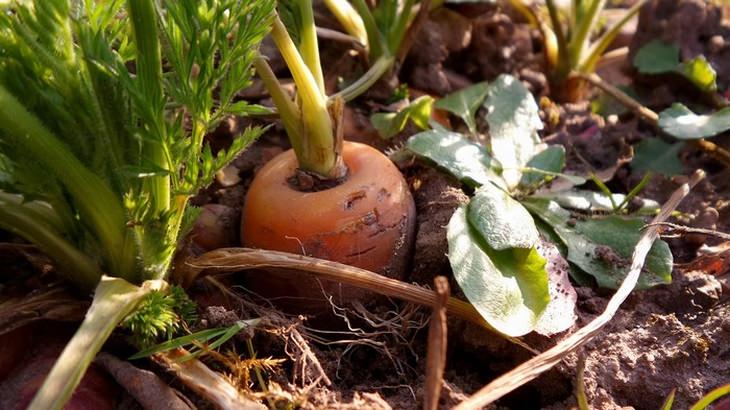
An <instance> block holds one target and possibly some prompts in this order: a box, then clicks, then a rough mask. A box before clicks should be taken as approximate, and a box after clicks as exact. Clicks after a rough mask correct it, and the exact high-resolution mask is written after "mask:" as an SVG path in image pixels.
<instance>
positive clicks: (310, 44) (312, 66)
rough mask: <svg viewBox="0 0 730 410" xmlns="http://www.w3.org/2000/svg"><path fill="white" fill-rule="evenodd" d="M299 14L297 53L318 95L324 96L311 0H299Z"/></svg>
mask: <svg viewBox="0 0 730 410" xmlns="http://www.w3.org/2000/svg"><path fill="white" fill-rule="evenodd" d="M298 3H299V13H300V14H301V16H302V28H301V33H299V35H300V42H299V52H300V53H301V55H302V59H303V60H304V63H305V64H306V65H307V67H309V71H311V72H312V76H313V77H314V79H315V81H317V86H318V87H319V91H320V93H322V94H323V95H324V93H325V90H324V75H323V74H322V64H321V63H320V61H319V49H318V47H317V26H315V25H314V12H313V11H312V0H299V1H298Z"/></svg>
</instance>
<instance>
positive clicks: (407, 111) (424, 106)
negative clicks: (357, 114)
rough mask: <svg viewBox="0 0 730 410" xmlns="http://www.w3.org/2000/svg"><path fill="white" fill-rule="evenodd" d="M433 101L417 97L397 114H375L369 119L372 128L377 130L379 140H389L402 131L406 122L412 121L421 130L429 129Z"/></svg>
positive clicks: (428, 97)
mask: <svg viewBox="0 0 730 410" xmlns="http://www.w3.org/2000/svg"><path fill="white" fill-rule="evenodd" d="M433 101H434V99H433V98H432V97H430V96H428V95H424V96H422V97H419V98H417V99H415V100H413V102H411V103H410V104H408V105H407V106H406V107H403V108H402V109H401V110H400V111H398V112H397V113H394V112H392V113H377V114H373V115H372V116H371V117H370V122H372V124H373V127H375V129H377V130H378V133H379V134H380V137H381V138H384V139H390V138H393V137H394V136H395V135H396V134H398V133H399V132H401V131H403V129H404V128H405V127H406V124H407V123H408V120H411V121H413V123H414V124H416V126H417V127H418V128H420V129H422V130H424V129H427V128H428V127H429V120H430V119H431V109H432V108H433Z"/></svg>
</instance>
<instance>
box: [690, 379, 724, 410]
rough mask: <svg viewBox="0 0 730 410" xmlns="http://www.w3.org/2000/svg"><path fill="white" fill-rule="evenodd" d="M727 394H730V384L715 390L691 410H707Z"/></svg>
mask: <svg viewBox="0 0 730 410" xmlns="http://www.w3.org/2000/svg"><path fill="white" fill-rule="evenodd" d="M727 394H730V384H726V385H724V386H720V387H718V388H716V389H715V390H713V391H711V392H709V393H707V394H706V395H705V396H704V397H703V398H701V399H700V400H699V401H698V402H697V403H695V404H694V405H692V407H690V409H689V410H705V409H706V408H707V407H708V406H709V405H710V404H712V402H714V401H715V400H717V399H719V398H720V397H722V396H725V395H727Z"/></svg>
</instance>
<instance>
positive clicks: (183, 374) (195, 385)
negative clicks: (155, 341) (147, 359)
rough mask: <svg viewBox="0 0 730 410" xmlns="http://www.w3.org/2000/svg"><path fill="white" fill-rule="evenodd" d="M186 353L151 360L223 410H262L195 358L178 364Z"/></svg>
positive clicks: (159, 355) (169, 353)
mask: <svg viewBox="0 0 730 410" xmlns="http://www.w3.org/2000/svg"><path fill="white" fill-rule="evenodd" d="M189 355H190V353H189V352H188V351H186V350H185V349H174V350H168V351H166V352H163V353H157V354H155V355H153V356H152V358H153V359H154V360H155V361H156V362H157V363H159V364H160V365H162V366H164V367H165V368H166V369H168V370H169V371H171V372H172V373H174V374H175V377H177V378H178V379H179V380H180V381H181V382H183V383H184V384H185V385H186V386H187V387H189V388H190V390H192V391H194V392H195V393H197V394H199V395H200V396H202V397H203V398H205V399H207V400H209V401H210V402H211V403H213V404H215V406H216V407H218V408H219V409H223V410H234V409H235V410H265V409H266V406H264V405H263V404H261V403H258V402H255V401H253V400H250V399H247V398H246V397H243V395H241V393H240V392H239V391H238V389H236V387H234V386H233V385H232V384H231V383H230V382H229V381H228V380H227V379H226V378H224V377H223V376H222V375H220V374H218V373H216V372H214V371H212V370H210V369H209V368H208V366H206V365H205V364H203V362H201V361H200V360H198V359H195V358H193V359H189V360H185V361H181V360H180V359H181V358H183V357H188V356H189Z"/></svg>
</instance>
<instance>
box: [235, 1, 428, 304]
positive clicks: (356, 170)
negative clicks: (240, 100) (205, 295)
mask: <svg viewBox="0 0 730 410" xmlns="http://www.w3.org/2000/svg"><path fill="white" fill-rule="evenodd" d="M296 7H297V9H296V10H295V11H296V12H297V14H298V15H299V16H301V19H300V22H299V25H298V27H295V29H296V30H291V28H290V30H291V31H294V33H293V34H294V37H295V38H298V39H299V44H298V47H297V44H295V42H294V41H293V40H292V36H290V34H289V32H288V31H287V28H286V27H285V26H284V24H283V23H282V21H281V20H280V19H279V18H278V17H276V18H275V19H274V22H273V25H272V29H271V36H272V38H273V40H274V42H275V43H276V46H277V47H278V49H279V51H280V52H281V54H282V56H283V58H284V60H285V62H286V64H287V66H288V67H289V70H290V71H291V73H292V76H293V78H294V82H295V83H296V86H297V95H296V97H295V98H292V97H290V96H289V95H288V94H287V93H286V91H285V90H284V89H283V88H282V86H281V85H280V84H279V81H278V80H277V78H276V77H275V76H274V74H273V73H272V71H271V69H270V68H269V66H268V65H267V63H266V60H265V59H264V58H263V57H258V58H257V59H256V60H255V64H256V68H257V71H258V74H259V76H260V77H261V79H262V80H263V82H264V84H265V86H266V88H267V89H268V90H269V93H270V95H271V97H272V99H273V101H274V104H275V105H276V107H277V110H278V112H279V115H280V117H281V122H282V124H283V125H284V128H285V130H286V133H287V135H288V137H289V140H290V142H291V145H292V150H289V151H286V152H284V153H282V154H280V155H278V156H277V157H275V158H274V159H272V160H271V161H270V162H269V163H267V164H266V165H265V166H264V167H263V168H262V169H261V170H260V171H259V172H258V173H257V174H256V176H255V178H254V180H253V182H252V183H251V186H250V188H249V191H248V194H247V197H246V204H245V206H244V210H243V227H242V232H241V237H242V240H243V244H244V246H248V247H256V248H263V249H271V250H279V251H286V252H291V253H305V254H308V255H311V256H315V257H320V258H323V259H329V260H332V261H336V262H342V263H346V264H349V265H353V266H357V267H360V268H364V269H368V270H371V271H374V272H380V273H384V274H387V275H389V276H392V277H401V276H402V275H403V273H404V269H405V260H406V254H407V252H408V251H409V249H410V245H409V244H410V242H411V240H412V237H413V226H414V220H415V209H414V208H415V207H414V203H413V199H412V197H411V194H410V191H409V189H408V186H407V184H406V182H405V180H404V179H403V176H402V175H401V173H400V171H398V169H397V168H396V167H395V165H394V164H393V163H392V162H391V161H390V160H389V159H388V158H387V157H386V156H385V155H383V154H382V153H380V152H379V151H378V150H376V149H374V148H372V147H369V146H367V145H364V144H358V143H353V142H347V141H344V140H343V135H342V126H341V122H342V110H343V108H344V102H343V99H342V97H341V96H339V95H335V96H333V97H328V96H327V95H326V94H325V90H324V85H323V84H324V79H323V78H322V70H321V67H320V63H319V50H318V47H317V42H316V37H315V36H314V35H313V30H314V19H313V16H312V1H311V0H301V1H298V2H297V4H296ZM280 10H281V6H280ZM251 282H252V283H251V287H253V288H254V289H255V290H256V291H258V292H261V293H263V294H264V295H279V296H281V295H286V296H291V297H298V298H300V299H301V298H302V297H306V298H309V299H311V298H316V297H317V295H321V294H322V290H321V287H320V285H319V284H318V283H317V281H315V280H314V279H301V280H300V279H297V280H296V281H293V280H291V278H290V277H289V275H285V274H269V275H266V276H263V275H261V276H256V277H254V278H253V280H252V281H251ZM326 290H328V291H329V293H333V294H334V295H335V297H336V300H335V303H341V302H342V301H347V299H349V298H350V297H351V296H352V292H349V293H348V290H347V289H345V290H343V289H341V288H340V287H337V288H336V289H335V287H334V286H330V287H327V288H326ZM352 291H354V290H352ZM297 307H298V309H299V310H298V311H299V312H301V311H302V310H301V308H302V307H303V306H302V304H301V303H299V304H298V306H297ZM316 307H319V308H322V309H324V310H329V309H330V307H329V305H326V304H322V305H321V306H316Z"/></svg>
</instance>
